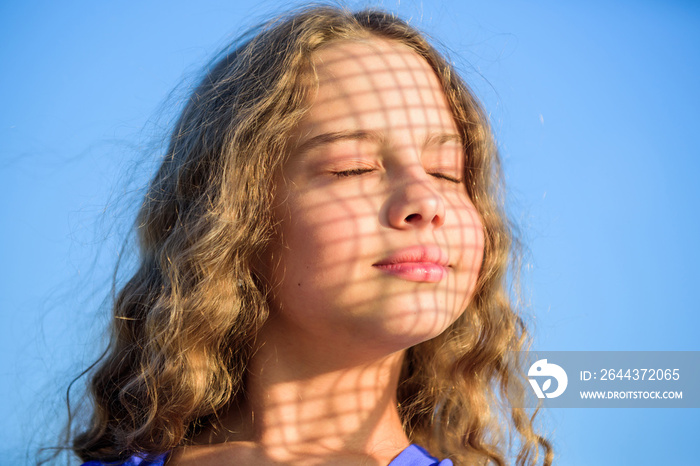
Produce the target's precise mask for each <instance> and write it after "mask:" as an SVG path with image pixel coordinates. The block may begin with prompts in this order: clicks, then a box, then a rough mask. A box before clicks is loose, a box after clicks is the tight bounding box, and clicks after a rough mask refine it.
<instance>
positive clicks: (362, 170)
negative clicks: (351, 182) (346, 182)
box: [333, 168, 374, 178]
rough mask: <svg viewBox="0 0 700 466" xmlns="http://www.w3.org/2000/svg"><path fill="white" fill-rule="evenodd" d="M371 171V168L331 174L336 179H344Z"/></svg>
mask: <svg viewBox="0 0 700 466" xmlns="http://www.w3.org/2000/svg"><path fill="white" fill-rule="evenodd" d="M373 171H374V169H373V168H354V169H352V170H343V171H339V172H333V175H335V176H337V177H338V178H346V177H348V176H355V175H364V174H365V173H370V172H373Z"/></svg>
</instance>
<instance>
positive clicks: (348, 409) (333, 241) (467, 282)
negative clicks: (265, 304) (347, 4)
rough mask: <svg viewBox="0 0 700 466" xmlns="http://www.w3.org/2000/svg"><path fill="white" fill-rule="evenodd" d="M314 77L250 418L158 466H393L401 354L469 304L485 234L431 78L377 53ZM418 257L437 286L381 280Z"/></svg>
mask: <svg viewBox="0 0 700 466" xmlns="http://www.w3.org/2000/svg"><path fill="white" fill-rule="evenodd" d="M314 65H315V67H316V72H317V75H318V79H319V86H318V90H317V92H316V93H315V95H312V96H310V99H312V105H311V108H310V110H309V112H308V114H307V115H306V116H305V117H304V119H303V120H302V122H301V123H300V125H299V126H298V127H297V129H296V131H295V132H294V134H293V135H292V138H293V142H294V147H295V149H294V150H293V153H292V154H291V157H290V158H289V161H288V163H287V164H286V165H285V166H284V168H283V170H282V173H281V174H280V176H279V177H278V179H277V190H276V193H275V196H276V199H277V202H276V208H275V215H276V216H277V218H278V219H279V220H280V235H279V238H278V241H277V243H278V244H277V246H275V247H274V248H273V249H272V250H271V251H270V263H269V264H268V275H269V277H268V279H269V282H270V284H271V285H272V289H273V293H272V298H271V304H272V305H271V316H270V318H269V320H268V322H267V323H266V325H265V327H264V328H263V329H262V330H261V332H260V334H259V336H258V342H259V347H258V350H257V352H256V354H255V356H254V357H253V359H252V361H251V367H250V369H249V377H248V382H247V393H248V399H247V404H246V405H245V406H242V407H236V408H231V410H230V411H229V412H228V413H225V414H224V415H223V424H224V426H225V429H224V430H223V431H219V432H216V433H214V432H211V431H205V432H203V433H202V435H200V436H199V437H198V438H197V439H195V441H196V443H199V445H198V446H192V447H187V448H186V449H180V450H178V451H177V452H175V454H174V455H173V457H172V458H171V461H170V463H169V464H178V465H189V464H200V465H201V464H203V465H206V464H226V463H225V462H229V463H230V462H232V461H235V464H256V465H264V464H288V465H296V464H300V465H301V464H305V465H309V464H313V465H317V464H318V465H320V464H335V465H338V464H365V465H383V464H387V463H389V462H390V461H391V460H392V458H394V457H395V456H396V455H397V454H398V453H400V452H401V450H403V449H404V448H406V447H407V446H408V445H409V443H410V442H409V440H408V438H407V436H406V434H405V433H404V431H403V428H402V425H401V420H400V418H399V416H398V412H397V409H396V408H397V404H396V387H397V384H398V379H399V374H400V369H401V364H402V361H403V357H404V351H405V349H406V348H409V347H411V346H414V345H416V344H418V343H421V342H423V341H426V340H428V339H431V338H433V337H435V336H437V335H439V334H440V333H442V332H443V331H444V330H445V329H446V328H447V327H448V326H449V325H450V324H452V323H453V322H454V321H455V319H457V317H459V315H460V314H461V313H462V312H463V311H464V309H465V308H466V306H467V304H468V302H469V299H470V297H471V295H472V293H473V291H474V288H475V284H476V279H477V276H478V273H479V266H480V264H481V259H482V254H483V227H482V224H481V221H480V218H479V216H478V214H477V212H476V209H475V207H474V206H473V205H472V203H471V201H470V200H469V197H468V195H467V192H466V189H465V183H464V171H465V170H464V155H463V149H462V142H461V140H460V138H459V136H458V135H459V131H458V129H457V126H456V124H455V122H454V119H453V117H452V113H451V110H450V108H449V105H448V103H447V100H446V98H445V96H444V93H443V91H442V87H441V85H440V83H439V81H438V78H437V76H436V75H435V73H434V72H433V70H432V69H431V68H430V66H429V65H428V63H427V62H425V60H423V59H422V58H421V57H420V56H418V55H417V54H416V53H414V52H413V51H411V50H410V49H408V48H407V47H405V46H403V45H401V44H398V43H393V42H389V41H385V40H381V39H368V40H364V41H349V42H337V43H333V44H331V45H329V46H326V47H325V48H323V49H322V50H320V51H319V52H317V53H316V55H315V57H314ZM416 247H417V248H428V249H430V250H431V251H439V254H440V257H441V258H442V259H444V264H443V265H444V267H442V266H440V267H437V268H438V269H440V270H439V273H437V275H436V274H435V273H432V272H430V273H428V272H426V273H423V272H421V270H423V269H422V268H420V267H418V268H417V270H418V271H417V272H416V271H415V270H413V269H411V270H413V272H410V273H408V274H405V273H404V274H402V273H399V274H398V275H397V274H395V273H388V271H387V268H386V267H382V266H380V265H378V264H381V263H382V262H386V260H387V258H391V257H395V255H396V254H397V253H401V251H406V250H407V249H410V248H414V249H412V250H415V248H416ZM434 265H435V264H432V265H429V267H433V266H434ZM408 268H409V269H410V268H411V267H410V266H409V267H408ZM433 268H436V267H433ZM402 270H403V269H402Z"/></svg>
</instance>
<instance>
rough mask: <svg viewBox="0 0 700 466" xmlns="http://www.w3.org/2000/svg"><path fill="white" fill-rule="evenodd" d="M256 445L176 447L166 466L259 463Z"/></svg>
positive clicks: (230, 444)
mask: <svg viewBox="0 0 700 466" xmlns="http://www.w3.org/2000/svg"><path fill="white" fill-rule="evenodd" d="M259 459H260V455H259V451H258V448H257V446H256V445H255V444H254V443H252V442H232V443H226V444H217V445H195V446H185V447H180V448H177V449H176V450H174V451H173V454H172V455H170V458H169V459H168V462H167V463H166V465H167V466H195V465H196V466H221V465H226V464H237V465H242V466H244V465H248V464H250V465H253V464H261V463H260V462H259Z"/></svg>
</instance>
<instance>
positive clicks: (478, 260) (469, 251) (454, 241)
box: [444, 199, 484, 299]
mask: <svg viewBox="0 0 700 466" xmlns="http://www.w3.org/2000/svg"><path fill="white" fill-rule="evenodd" d="M448 205H449V209H450V210H451V213H452V215H451V218H452V220H451V221H450V220H449V217H448V221H447V222H446V223H445V225H444V228H445V235H446V236H447V238H448V240H447V241H448V244H450V247H451V248H452V249H453V251H455V259H456V260H455V262H456V263H455V267H456V268H457V271H458V273H459V275H460V277H459V280H460V281H461V282H462V283H463V284H464V285H463V286H464V287H467V288H468V290H467V293H466V295H467V299H468V298H469V297H471V295H472V293H473V292H474V289H475V288H476V282H477V279H478V277H479V272H480V270H481V264H482V260H483V256H484V226H483V223H482V221H481V217H480V216H479V213H478V211H477V210H476V207H475V206H474V205H473V204H472V203H471V202H470V201H469V200H465V199H455V200H453V201H452V202H450V203H448Z"/></svg>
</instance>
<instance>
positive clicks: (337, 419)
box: [218, 330, 409, 464]
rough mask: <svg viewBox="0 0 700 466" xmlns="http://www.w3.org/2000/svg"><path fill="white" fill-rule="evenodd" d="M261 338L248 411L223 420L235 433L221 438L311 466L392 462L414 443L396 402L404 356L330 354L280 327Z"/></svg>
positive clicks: (276, 459) (281, 460)
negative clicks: (290, 336)
mask: <svg viewBox="0 0 700 466" xmlns="http://www.w3.org/2000/svg"><path fill="white" fill-rule="evenodd" d="M259 336H260V337H261V339H260V340H259V342H260V345H259V347H258V351H257V352H256V353H255V355H254V357H253V358H252V360H251V364H250V367H249V370H248V380H247V384H246V392H247V393H248V397H247V403H246V406H244V407H241V408H242V409H241V410H237V409H231V410H230V412H229V414H227V415H226V416H225V417H224V419H223V423H224V429H223V431H224V432H226V431H227V432H229V434H228V435H225V438H220V439H218V440H219V441H223V442H226V441H245V442H250V444H251V445H254V446H255V448H256V449H258V450H259V451H260V452H261V454H262V455H264V456H265V457H266V458H268V459H271V460H273V461H274V462H278V463H283V464H294V463H295V462H297V461H299V462H303V463H304V464H311V463H314V462H315V461H311V462H310V459H312V458H317V459H318V463H324V462H328V461H330V462H332V463H333V464H336V463H338V464H339V462H341V461H340V460H341V459H345V460H349V459H355V460H357V459H359V458H362V459H363V460H364V461H365V462H366V460H367V459H373V460H375V461H376V462H377V464H387V463H388V462H389V461H390V460H391V459H392V458H393V457H395V456H396V455H397V454H398V453H399V452H400V451H401V450H403V449H404V448H406V447H407V446H408V444H409V441H408V438H407V437H406V434H405V433H404V431H403V427H402V423H401V419H400V418H399V415H398V411H397V400H396V388H397V384H398V379H399V375H400V371H401V365H402V361H403V357H404V352H403V351H399V352H395V353H391V354H389V355H385V356H383V357H379V358H374V359H371V358H368V357H367V355H366V354H363V355H361V357H358V356H357V355H352V354H351V353H350V352H349V351H345V352H343V351H338V348H335V352H334V349H332V348H327V349H328V351H324V349H323V348H319V346H318V343H319V342H318V341H316V342H315V343H314V344H313V345H310V348H309V351H306V350H305V348H304V346H305V345H303V344H301V343H300V340H301V341H304V339H303V336H300V335H296V342H295V343H294V344H291V343H292V342H290V341H287V340H286V339H285V338H280V337H278V336H275V332H274V330H272V331H265V330H263V331H262V332H261V334H260V335H259ZM341 349H343V348H341ZM345 349H347V347H346V348H345ZM231 433H233V434H231ZM366 464H372V463H371V462H370V463H366Z"/></svg>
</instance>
